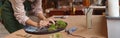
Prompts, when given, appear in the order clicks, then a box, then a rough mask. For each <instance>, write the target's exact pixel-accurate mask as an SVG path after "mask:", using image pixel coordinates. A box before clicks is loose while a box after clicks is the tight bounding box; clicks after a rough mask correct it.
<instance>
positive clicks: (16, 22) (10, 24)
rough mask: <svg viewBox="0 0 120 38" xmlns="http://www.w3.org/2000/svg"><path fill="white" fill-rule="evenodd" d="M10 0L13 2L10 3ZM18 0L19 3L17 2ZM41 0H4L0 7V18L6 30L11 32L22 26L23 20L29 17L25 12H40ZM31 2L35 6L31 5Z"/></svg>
mask: <svg viewBox="0 0 120 38" xmlns="http://www.w3.org/2000/svg"><path fill="white" fill-rule="evenodd" d="M10 1H11V2H13V3H11V2H10ZM18 1H19V3H17V2H18ZM20 1H21V2H20ZM41 1H42V0H38V1H37V2H32V1H28V0H15V1H13V0H5V1H4V4H3V5H2V9H1V18H2V21H3V25H4V26H5V28H6V29H7V30H8V32H10V33H13V32H15V31H17V30H19V29H22V28H23V27H24V26H23V24H24V25H25V21H26V20H27V19H29V18H28V16H26V15H27V14H26V13H29V12H28V11H33V13H36V14H37V13H42V7H41V4H40V3H41ZM23 2H24V3H23ZM33 3H34V4H33ZM35 3H36V4H35ZM23 4H24V5H23ZM31 4H32V5H35V6H31ZM17 5H18V6H17ZM19 5H20V6H19ZM12 6H13V7H12ZM31 7H32V8H31ZM13 8H14V9H13ZM31 9H32V10H31ZM38 10H39V12H38ZM34 11H35V12H34ZM20 15H22V16H20Z"/></svg>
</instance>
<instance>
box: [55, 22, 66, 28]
mask: <svg viewBox="0 0 120 38" xmlns="http://www.w3.org/2000/svg"><path fill="white" fill-rule="evenodd" d="M56 25H57V27H58V28H65V27H66V26H67V24H66V23H65V22H64V21H62V20H58V21H56Z"/></svg>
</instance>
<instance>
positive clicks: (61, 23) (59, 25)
mask: <svg viewBox="0 0 120 38" xmlns="http://www.w3.org/2000/svg"><path fill="white" fill-rule="evenodd" d="M66 26H67V24H66V22H64V21H62V20H57V21H56V24H51V25H50V27H49V28H48V31H54V30H57V29H58V28H65V27H66Z"/></svg>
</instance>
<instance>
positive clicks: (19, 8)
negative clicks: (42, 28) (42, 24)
mask: <svg viewBox="0 0 120 38" xmlns="http://www.w3.org/2000/svg"><path fill="white" fill-rule="evenodd" d="M9 1H10V2H11V4H12V8H13V10H14V16H15V17H16V19H17V20H18V22H19V23H21V24H23V25H32V26H37V24H38V23H37V22H34V21H32V20H31V19H29V17H27V16H26V11H25V9H24V5H23V2H24V1H25V0H9Z"/></svg>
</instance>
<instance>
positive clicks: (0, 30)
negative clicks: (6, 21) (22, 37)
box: [0, 22, 9, 38]
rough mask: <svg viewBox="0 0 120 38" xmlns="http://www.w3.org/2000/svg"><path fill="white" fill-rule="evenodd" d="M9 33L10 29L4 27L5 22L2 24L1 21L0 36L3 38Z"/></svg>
mask: <svg viewBox="0 0 120 38" xmlns="http://www.w3.org/2000/svg"><path fill="white" fill-rule="evenodd" d="M8 34H9V33H8V31H7V30H6V29H5V28H4V26H3V24H1V22H0V38H3V37H4V36H6V35H8Z"/></svg>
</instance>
